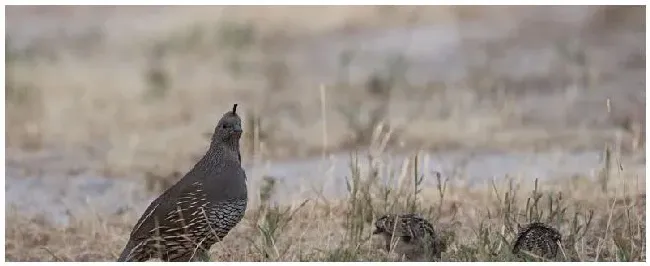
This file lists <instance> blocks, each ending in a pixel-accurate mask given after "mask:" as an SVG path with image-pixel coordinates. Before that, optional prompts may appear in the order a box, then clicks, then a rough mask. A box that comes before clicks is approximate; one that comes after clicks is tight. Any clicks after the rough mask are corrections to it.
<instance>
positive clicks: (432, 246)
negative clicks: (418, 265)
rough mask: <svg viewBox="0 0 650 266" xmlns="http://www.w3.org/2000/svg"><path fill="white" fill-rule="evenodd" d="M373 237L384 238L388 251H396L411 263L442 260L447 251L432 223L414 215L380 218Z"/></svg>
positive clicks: (391, 215) (376, 222)
mask: <svg viewBox="0 0 650 266" xmlns="http://www.w3.org/2000/svg"><path fill="white" fill-rule="evenodd" d="M373 235H380V236H382V237H383V240H384V241H385V248H386V250H387V251H391V250H394V251H395V253H397V254H398V255H400V256H404V257H405V258H406V259H407V260H409V261H432V260H440V258H441V254H442V252H444V251H445V249H446V245H445V243H443V241H441V238H440V236H438V235H437V234H436V232H435V231H434V229H433V226H432V225H431V223H429V221H427V220H426V219H424V218H422V217H421V216H420V215H418V214H413V213H408V214H401V215H394V214H388V215H384V216H382V217H380V218H378V219H377V221H375V230H374V231H373ZM393 243H395V244H393ZM392 248H394V249H392Z"/></svg>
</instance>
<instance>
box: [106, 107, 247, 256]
mask: <svg viewBox="0 0 650 266" xmlns="http://www.w3.org/2000/svg"><path fill="white" fill-rule="evenodd" d="M241 134H242V126H241V120H240V118H239V116H238V115H237V104H235V105H233V108H232V110H231V111H229V112H227V113H225V114H224V115H223V117H221V119H220V120H219V122H218V123H217V126H216V128H215V129H214V133H213V135H212V140H211V143H210V147H209V149H208V151H207V152H206V153H205V155H204V156H203V157H202V158H201V159H200V160H199V161H198V162H197V163H196V164H195V165H194V167H193V168H192V169H191V170H190V171H189V172H188V173H187V174H185V176H184V177H183V178H181V179H180V181H178V182H177V183H176V184H174V185H173V186H171V187H170V188H169V189H167V190H166V191H165V192H163V193H162V195H160V196H159V197H158V198H157V199H155V200H154V201H153V202H152V203H151V204H150V205H149V207H148V208H147V209H146V210H145V211H144V213H143V215H142V216H141V217H140V219H139V220H138V222H137V223H136V225H135V226H134V227H133V230H132V232H131V235H130V237H129V241H128V242H127V244H126V246H125V248H124V250H123V251H122V254H121V255H120V257H119V259H118V261H147V260H150V259H154V258H158V259H161V260H163V261H197V260H205V259H207V258H208V254H207V253H208V251H209V249H210V247H211V246H212V245H213V244H215V243H217V242H219V241H221V239H223V238H224V237H225V236H226V235H227V234H228V232H229V231H230V230H231V229H232V228H233V227H234V226H235V225H237V224H238V223H239V222H240V221H241V219H242V218H243V216H244V212H245V210H246V206H247V201H248V197H247V194H248V193H247V189H246V173H244V170H243V169H242V167H241V155H240V152H239V139H240V138H241Z"/></svg>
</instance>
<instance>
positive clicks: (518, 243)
mask: <svg viewBox="0 0 650 266" xmlns="http://www.w3.org/2000/svg"><path fill="white" fill-rule="evenodd" d="M561 239H562V235H561V234H560V232H558V231H557V230H556V229H554V228H552V227H550V226H547V225H545V224H544V223H531V224H528V225H525V226H523V227H520V228H519V233H518V235H517V240H515V244H514V246H513V248H512V253H513V254H517V255H521V253H522V251H526V252H530V253H532V254H534V255H537V256H540V257H543V258H545V259H549V260H553V259H555V257H556V256H557V250H558V249H559V244H558V243H559V242H560V241H561Z"/></svg>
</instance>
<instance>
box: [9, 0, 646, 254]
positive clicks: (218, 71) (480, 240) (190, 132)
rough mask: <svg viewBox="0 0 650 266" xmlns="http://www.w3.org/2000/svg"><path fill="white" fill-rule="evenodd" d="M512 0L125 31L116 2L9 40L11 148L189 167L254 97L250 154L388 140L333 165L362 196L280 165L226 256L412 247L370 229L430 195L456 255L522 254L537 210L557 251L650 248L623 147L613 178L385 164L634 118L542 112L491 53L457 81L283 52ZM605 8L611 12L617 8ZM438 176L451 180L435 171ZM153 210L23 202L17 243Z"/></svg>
mask: <svg viewBox="0 0 650 266" xmlns="http://www.w3.org/2000/svg"><path fill="white" fill-rule="evenodd" d="M296 8H297V9H296ZM134 9H137V8H134ZM298 9H299V10H298ZM512 9H516V8H514V7H504V8H476V7H467V8H451V7H427V8H423V7H394V8H393V7H381V8H360V7H336V8H327V9H315V8H312V7H295V8H292V9H286V8H281V7H275V8H260V7H247V8H243V7H240V8H229V9H227V10H226V11H224V10H223V8H222V7H215V8H214V9H205V8H199V9H197V8H192V7H186V8H182V9H174V10H172V9H169V8H163V10H162V11H160V12H157V13H156V14H157V15H151V17H153V18H152V19H151V21H153V23H152V22H151V21H148V22H147V21H146V20H144V21H145V22H143V23H141V24H137V25H139V26H142V27H144V28H146V30H144V31H138V30H137V29H138V28H140V27H132V28H133V29H129V30H125V29H123V28H124V27H122V28H121V29H120V30H115V31H111V30H110V29H112V27H113V28H119V27H118V26H115V25H117V22H116V21H119V20H121V19H122V18H121V17H119V16H117V19H116V18H112V19H111V20H109V21H108V22H107V23H106V25H108V26H107V27H108V28H109V30H108V31H107V33H105V35H101V34H100V37H92V36H94V35H92V34H90V35H89V36H91V37H87V39H84V40H81V41H80V40H62V41H61V40H59V41H60V42H56V41H51V42H49V41H48V42H43V43H47V44H48V45H40V44H39V42H36V44H35V45H34V46H30V47H28V48H29V49H24V50H23V49H17V50H12V49H9V50H8V51H7V53H6V56H7V60H6V65H7V75H6V77H7V84H6V96H7V97H6V98H7V100H6V114H7V115H6V121H7V122H6V132H5V133H6V139H7V147H8V148H10V149H12V152H8V153H7V158H8V159H11V158H12V157H17V158H20V157H18V156H19V155H20V151H30V150H68V151H70V152H71V153H72V154H75V155H76V156H78V157H81V158H84V159H85V160H90V161H91V162H89V163H87V164H85V165H84V167H89V168H93V170H96V171H98V172H100V173H102V174H103V175H106V176H124V175H127V176H129V175H132V174H138V175H140V174H142V173H147V175H148V176H151V177H152V178H153V179H156V178H157V177H163V179H166V178H165V177H168V176H170V177H171V178H167V179H175V178H178V175H177V174H174V172H175V171H180V170H182V169H188V168H189V167H190V165H191V164H192V163H193V162H194V161H195V159H196V158H195V157H196V156H197V155H199V154H201V153H202V152H203V151H204V149H205V146H206V143H207V138H204V136H205V134H206V133H209V132H211V131H212V130H213V126H214V123H215V121H216V120H217V119H218V116H219V115H220V114H221V113H223V112H224V111H225V110H227V109H228V106H230V105H231V104H232V102H234V101H237V102H240V103H241V106H242V107H245V108H247V109H246V110H242V114H243V117H244V120H245V121H244V124H245V126H246V127H248V128H247V129H246V134H247V135H246V136H245V139H244V140H243V144H242V145H243V148H244V149H245V150H246V152H247V154H246V155H245V156H244V158H245V161H254V160H258V159H260V158H273V159H276V158H281V157H296V156H304V155H309V154H314V153H325V152H328V151H336V150H344V149H350V148H353V147H358V146H371V151H372V154H371V155H375V156H374V157H373V159H372V160H371V162H372V164H371V165H359V163H358V162H355V160H354V158H352V159H351V162H350V174H349V175H348V176H347V177H345V180H344V177H340V176H336V177H332V178H336V179H338V180H340V181H341V182H347V184H348V187H349V191H348V196H347V198H345V199H340V200H333V199H329V200H326V199H324V198H323V197H319V195H317V194H314V195H312V196H311V197H310V198H308V201H306V202H297V203H295V204H293V205H287V204H282V205H276V204H274V203H271V202H269V201H268V200H265V198H266V196H264V195H267V194H269V193H271V194H272V193H273V192H272V191H273V185H272V182H269V183H268V184H267V185H266V186H262V187H261V188H260V189H259V191H252V190H251V192H259V194H263V195H251V197H253V198H254V199H253V200H252V202H253V204H251V207H250V208H249V210H248V212H247V214H246V217H245V218H244V220H243V221H242V223H241V224H239V225H238V226H237V227H236V228H235V229H234V230H233V231H232V232H231V234H230V235H229V236H228V237H227V238H226V239H225V240H224V241H223V242H222V243H221V244H217V245H215V247H214V248H213V252H212V254H211V257H212V260H216V261H376V260H379V261H381V260H389V261H390V260H396V259H397V258H395V257H394V256H393V255H391V254H385V253H384V252H382V251H380V250H378V249H377V248H376V247H377V245H376V242H373V240H372V239H371V238H370V226H371V222H372V220H373V219H374V217H377V216H378V215H382V214H384V213H386V212H393V211H396V212H401V211H417V212H420V213H422V214H423V215H424V216H426V217H428V218H430V219H431V221H432V222H434V224H435V225H436V226H437V227H438V228H441V229H444V235H445V237H446V239H448V241H449V243H450V245H449V249H448V251H447V252H446V253H443V260H446V261H510V260H518V259H519V258H515V257H513V256H512V254H510V251H509V250H510V247H511V244H512V241H513V240H514V239H513V238H514V230H513V229H514V228H516V224H517V223H521V224H524V223H527V222H532V221H544V222H548V223H550V224H551V225H552V226H554V227H556V228H558V229H559V230H560V231H561V232H562V234H563V235H564V236H565V238H566V242H565V243H564V253H563V254H561V255H560V257H559V258H558V260H563V261H645V260H646V258H645V251H646V250H645V189H644V188H645V178H644V177H645V176H644V173H637V172H634V171H633V170H630V169H625V171H620V170H618V167H612V166H618V165H616V162H617V160H615V159H612V160H608V164H607V165H606V166H603V169H595V170H599V171H600V174H599V177H600V178H598V179H596V180H594V179H592V178H589V177H575V178H570V179H567V178H563V177H558V179H559V181H552V182H551V181H545V182H539V183H534V182H533V181H530V179H522V180H525V181H520V180H512V179H508V178H506V179H505V180H504V181H499V182H496V183H490V182H487V183H486V184H485V186H478V187H467V186H465V185H462V184H456V183H454V182H452V181H451V180H455V179H456V178H457V177H453V176H451V177H439V176H437V175H435V174H433V173H417V172H416V171H413V170H412V169H417V168H412V167H414V166H413V164H412V163H413V162H415V161H417V160H415V161H414V160H412V161H410V162H411V164H409V165H407V166H406V167H405V169H404V171H401V172H400V171H397V172H398V173H400V174H396V175H395V176H393V177H392V178H393V181H394V182H393V183H390V184H386V183H384V182H382V181H380V180H379V179H378V177H377V172H380V171H383V170H378V169H381V168H382V165H384V163H383V162H382V161H381V160H379V159H377V158H378V157H377V156H376V155H377V154H382V153H385V152H387V151H386V149H388V148H390V149H404V150H415V149H420V150H422V149H431V148H458V147H465V148H486V147H487V148H495V149H542V148H549V147H560V148H562V149H571V148H593V147H602V146H603V143H614V144H615V145H613V146H616V147H617V149H618V148H620V146H623V145H621V143H620V141H619V142H618V143H616V142H613V141H612V140H614V138H613V136H619V135H620V132H618V131H617V130H611V128H606V129H602V128H600V129H598V130H596V129H592V128H585V127H581V126H576V127H568V126H567V127H550V129H549V127H546V126H545V125H543V124H533V125H530V124H525V123H524V118H522V117H519V116H518V115H517V113H516V112H514V111H513V109H514V108H513V106H517V105H522V104H521V103H519V102H518V99H517V98H516V97H514V96H511V95H509V94H507V93H505V94H504V93H502V91H500V90H499V88H501V87H505V86H506V85H503V84H505V83H508V84H510V83H514V85H512V84H511V85H509V86H513V87H520V86H521V87H524V85H526V84H528V83H526V82H527V81H512V80H507V79H505V78H503V77H500V76H498V75H496V74H493V73H490V71H489V70H490V67H489V66H490V65H489V64H486V66H485V67H484V68H479V69H477V70H475V71H474V73H473V74H472V75H470V77H469V78H467V80H463V81H460V82H458V84H446V83H445V84H437V83H435V84H428V85H425V86H423V87H418V88H412V86H410V84H408V82H407V81H404V73H403V69H400V66H399V64H398V63H395V62H391V63H387V64H388V68H389V69H390V70H389V71H388V73H387V75H386V76H387V77H386V76H382V77H381V78H380V79H378V80H377V82H370V81H369V82H368V83H365V84H357V83H350V82H346V81H345V75H346V74H345V71H342V72H343V74H342V77H338V79H340V80H339V82H336V83H335V84H330V85H329V86H326V87H325V88H324V89H321V87H319V86H318V85H314V86H304V84H301V83H297V84H296V83H292V82H291V81H293V80H294V79H298V78H299V77H294V76H292V75H291V69H285V68H283V66H284V65H285V62H283V61H282V57H281V56H276V55H277V54H279V53H280V51H282V49H291V48H292V46H291V45H290V44H292V43H294V42H295V41H297V40H312V38H315V37H319V36H328V35H330V34H332V35H335V34H336V33H337V32H346V31H352V32H354V31H355V30H358V29H369V28H386V27H396V26H404V25H412V24H424V23H454V21H465V20H472V19H477V18H483V19H491V20H492V19H496V20H500V19H507V18H508V16H504V14H508V13H509V12H512ZM61 10H62V9H56V8H54V9H53V12H60V11H61ZM515 11H516V10H515ZM615 11H616V12H611V14H610V13H608V15H607V16H623V17H626V16H625V14H627V13H626V12H627V11H625V10H623V11H620V9H616V10H615ZM7 13H8V14H10V13H11V12H10V11H7ZM100 13H101V12H100ZM215 14H219V15H218V16H216V15H215ZM621 14H623V15H621ZM8 16H11V15H8ZM136 16H137V15H136ZM156 16H158V17H156ZM24 17H27V16H17V15H14V16H13V20H12V19H8V20H7V21H8V22H7V24H8V27H9V28H11V29H15V28H12V22H15V23H17V22H18V21H20V20H21V19H22V18H24ZM70 17H71V18H72V17H73V16H70ZM161 18H162V19H161ZM171 18H173V19H171ZM497 18H499V19H497ZM74 19H79V18H77V17H74V18H73V19H71V20H70V21H68V23H73V24H74V23H75V22H76V21H75V20H74ZM125 19H126V18H125ZM131 19H133V18H132V17H131ZM127 21H129V20H127ZM138 21H139V20H138ZM160 21H164V23H158V22H160ZM90 22H92V21H90ZM90 22H89V23H88V25H91V24H92V23H90ZM599 23H601V24H604V25H608V26H611V25H610V24H611V23H610V22H608V20H607V19H605V20H603V21H600V22H599ZM79 24H82V25H85V23H79ZM15 25H18V24H15ZM133 25H136V24H133ZM91 26H92V25H91ZM15 27H17V28H20V27H19V26H15ZM8 32H12V31H11V30H8ZM91 33H92V31H91ZM535 34H537V32H535ZM8 36H9V38H12V35H11V34H9V35H8ZM94 38H96V39H94ZM316 39H317V38H316ZM85 42H88V43H90V44H87V43H85ZM79 47H82V48H83V49H82V48H79ZM215 47H218V49H215ZM642 53H643V57H645V52H642ZM342 57H345V56H344V55H342ZM578 57H579V56H578ZM344 59H345V58H343V59H342V60H341V61H345V60H344ZM634 62H637V61H634ZM634 62H632V63H634ZM344 63H345V62H342V66H341V69H345V64H344ZM636 64H638V62H637V63H636ZM566 65H569V63H566V64H564V62H563V65H562V66H563V67H564V66H566ZM567 68H568V67H567ZM562 69H564V68H562ZM578 69H579V71H578V72H580V73H583V72H584V73H587V74H584V73H583V74H580V75H577V76H570V77H569V78H567V77H565V76H561V75H560V74H562V75H564V74H565V73H564V70H562V71H560V72H562V73H560V74H558V73H552V74H549V75H550V76H549V77H543V78H542V79H543V80H544V81H548V80H550V81H548V82H554V81H555V79H558V80H563V79H571V80H578V79H579V80H584V82H582V81H581V82H582V83H576V84H573V83H572V84H571V85H575V86H586V87H588V88H589V89H591V87H589V86H590V85H589V84H594V82H598V81H599V79H600V78H601V77H600V76H599V75H596V74H591V73H592V72H593V71H592V70H594V69H597V68H596V67H594V66H592V65H589V64H585V65H582V66H581V67H578ZM581 71H582V72H581ZM567 75H568V74H567ZM509 82H510V83H509ZM517 82H519V83H517ZM502 85H503V86H502ZM634 86H637V85H634ZM394 88H399V89H394ZM458 88H467V89H458ZM472 88H476V89H472ZM492 89H494V90H492ZM413 93H423V94H414V95H415V96H413V95H410V94H413ZM486 95H487V96H486ZM495 95H501V96H495ZM489 97H495V98H496V99H495V100H494V102H495V103H494V104H493V105H491V108H482V107H483V106H484V105H483V103H484V99H485V98H489ZM524 104H525V103H524ZM640 105H643V106H645V102H643V103H641V104H640ZM421 106H424V107H421ZM617 106H620V105H614V106H613V108H614V109H615V108H616V107H617ZM550 108H551V109H552V108H554V107H550ZM603 109H605V106H604V105H603ZM633 109H634V110H633V111H629V112H628V111H626V112H623V113H624V114H623V115H621V116H620V118H619V117H615V118H614V119H615V120H617V122H616V123H620V124H622V125H620V127H621V128H623V129H627V130H628V131H624V132H623V136H624V138H626V139H627V138H631V139H633V141H632V142H633V143H632V146H633V147H634V149H635V150H637V151H642V150H643V149H644V145H645V143H644V135H645V131H644V130H643V129H644V128H645V117H644V115H640V114H639V113H640V111H639V110H641V111H642V109H643V108H633ZM637 109H638V110H637ZM441 110H442V111H441ZM396 113H397V114H396ZM442 113H444V115H443V114H442ZM413 114H432V115H431V116H424V115H423V116H419V117H414V115H413ZM620 121H623V122H620ZM567 124H571V123H567ZM377 125H386V127H381V128H385V131H380V130H377V128H379V127H377ZM612 132H614V133H612ZM387 133H388V134H387ZM383 134H386V135H391V138H386V139H382V140H378V139H374V141H373V136H378V135H383ZM608 151H609V150H608ZM608 154H610V156H608V158H612V156H613V157H616V156H620V154H619V153H617V152H615V153H614V155H611V153H609V152H608ZM362 156H365V155H362ZM75 158H76V157H75ZM21 160H22V159H21ZM247 163H249V162H247ZM47 170H48V169H44V170H42V172H46V171H47ZM374 170H376V171H374ZM400 170H401V169H400ZM381 174H382V175H383V174H388V173H386V172H382V173H381ZM423 179H424V180H434V181H435V182H437V184H438V186H437V187H423V186H422V185H421V183H422V180H423ZM168 185H169V184H166V185H163V187H166V186H168ZM265 189H266V190H268V191H269V192H264V191H265ZM595 191H598V193H594V192H595ZM252 194H255V193H252ZM137 215H139V213H125V214H123V215H121V216H107V215H106V214H101V213H91V214H88V215H85V216H78V217H75V219H73V220H72V221H71V223H70V225H69V226H68V227H65V228H59V227H55V226H52V225H49V224H47V223H46V222H44V219H35V218H28V217H25V216H23V214H21V212H19V211H8V212H7V215H6V216H7V220H6V228H5V231H6V246H5V253H6V257H5V259H6V260H7V261H56V260H60V261H112V260H115V259H116V258H117V255H118V254H119V252H120V251H121V248H122V247H123V245H124V244H125V243H126V240H127V236H128V233H129V231H130V229H131V227H132V225H133V224H134V223H135V221H136V219H137V217H136V216H137Z"/></svg>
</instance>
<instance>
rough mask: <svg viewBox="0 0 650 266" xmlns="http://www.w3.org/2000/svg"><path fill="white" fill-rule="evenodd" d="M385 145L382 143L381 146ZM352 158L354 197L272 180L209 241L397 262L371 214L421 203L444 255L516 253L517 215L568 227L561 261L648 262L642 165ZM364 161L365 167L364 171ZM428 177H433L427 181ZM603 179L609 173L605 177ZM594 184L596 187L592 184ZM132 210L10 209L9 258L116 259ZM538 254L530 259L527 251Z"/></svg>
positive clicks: (278, 255) (494, 257) (245, 248)
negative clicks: (503, 170)
mask: <svg viewBox="0 0 650 266" xmlns="http://www.w3.org/2000/svg"><path fill="white" fill-rule="evenodd" d="M380 152H381V151H380ZM370 156H371V163H370V164H369V165H358V163H357V164H355V161H356V160H355V159H354V158H352V160H351V164H350V174H349V176H348V177H347V178H346V179H345V180H341V182H347V183H348V188H349V189H348V196H347V198H345V199H342V200H331V199H330V200H329V201H328V200H325V199H324V198H320V197H317V196H316V195H314V196H313V197H312V198H308V199H306V200H305V201H303V202H299V203H296V204H292V205H286V204H282V205H278V204H275V203H271V202H270V201H268V198H270V196H271V195H272V194H273V187H274V183H273V181H272V180H270V179H267V181H266V183H265V184H264V185H263V186H262V187H261V189H260V190H259V191H257V193H253V195H251V196H252V197H259V199H260V201H259V202H258V203H256V204H254V205H252V206H251V208H249V210H248V212H247V213H246V216H245V218H244V220H243V221H242V222H241V223H240V224H239V225H238V226H237V227H236V228H235V229H234V230H233V231H232V232H231V234H229V235H228V237H227V238H226V239H225V240H224V241H223V242H221V243H220V244H217V245H215V246H214V247H213V249H212V253H211V259H212V260H215V261H395V260H398V259H399V258H396V257H395V256H394V254H386V253H385V252H383V251H382V250H381V249H380V248H379V247H381V244H380V243H379V242H377V239H375V238H371V235H370V231H371V226H372V224H371V223H372V221H373V220H374V219H375V218H376V217H377V216H379V215H382V214H385V213H389V212H406V211H415V212H418V213H421V214H423V215H424V216H425V217H427V218H428V219H430V220H431V221H432V222H433V223H434V225H435V226H436V228H437V230H439V232H440V233H441V234H442V235H443V237H444V238H445V239H446V241H447V242H448V246H449V248H448V250H447V252H445V253H443V260H445V261H512V260H521V259H522V258H517V257H514V256H513V255H512V254H511V252H510V249H511V245H512V243H513V241H514V237H515V231H514V230H515V228H516V227H517V224H525V223H529V222H534V221H542V222H546V223H548V224H550V225H551V226H553V227H555V228H558V229H559V230H560V232H561V233H562V234H563V240H562V241H563V252H564V253H562V254H560V255H559V257H558V258H557V260H559V261H645V259H646V258H645V248H646V247H645V190H644V187H645V179H644V178H643V173H639V172H635V171H633V170H628V171H621V170H619V169H617V168H618V165H615V164H612V166H616V167H605V165H604V166H603V169H602V171H606V172H607V173H609V174H610V175H611V178H610V179H608V180H601V181H600V182H599V181H596V180H593V179H591V178H588V177H574V178H571V179H562V180H560V181H552V180H550V182H545V183H543V182H539V183H538V182H537V181H530V180H529V179H527V180H526V181H521V180H515V179H512V178H505V179H503V180H502V181H497V182H490V181H488V182H486V185H485V186H477V187H475V188H468V187H466V186H457V185H455V184H454V183H453V182H450V180H454V179H456V178H457V177H441V176H440V175H438V174H429V173H418V172H417V171H416V169H418V168H417V166H416V165H415V164H414V162H417V161H418V158H417V157H412V159H411V160H410V161H408V162H406V163H405V166H406V168H405V169H406V171H402V172H401V173H400V174H397V175H396V176H394V177H393V180H394V181H395V182H392V183H385V182H382V181H380V180H379V179H378V176H377V174H378V173H379V174H381V171H382V170H381V169H382V167H383V162H382V161H381V160H380V159H377V158H375V157H373V156H372V155H370ZM361 169H368V170H367V171H366V170H361ZM425 179H433V180H435V183H436V184H437V185H436V186H433V187H423V186H422V185H421V183H422V181H423V180H425ZM602 182H607V184H606V186H605V185H603V183H602ZM595 191H598V193H594V192H595ZM136 215H138V214H136V213H127V214H123V215H120V216H108V217H107V216H105V215H102V214H94V215H92V214H91V215H87V216H83V217H77V219H73V220H72V221H71V223H70V225H69V226H68V227H65V228H58V227H54V226H51V225H48V224H47V223H45V222H43V221H42V220H39V219H28V218H26V217H24V216H21V215H20V214H19V213H17V212H9V213H8V214H7V221H6V247H5V250H6V260H8V261H55V260H59V261H112V260H115V259H116V257H117V255H118V254H119V252H120V250H121V248H123V245H124V244H125V241H126V240H127V236H128V233H129V231H130V229H131V226H132V225H133V223H134V222H135V221H136V218H137V217H136ZM527 259H528V260H534V258H527Z"/></svg>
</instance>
